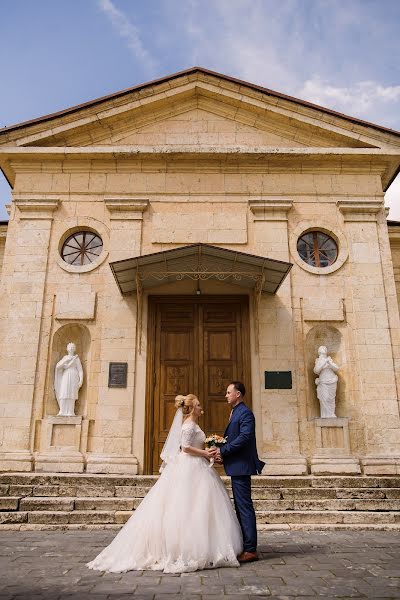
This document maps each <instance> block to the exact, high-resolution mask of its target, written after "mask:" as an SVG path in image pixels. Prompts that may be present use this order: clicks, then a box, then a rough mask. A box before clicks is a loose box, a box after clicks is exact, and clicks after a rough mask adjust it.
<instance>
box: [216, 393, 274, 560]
mask: <svg viewBox="0 0 400 600" xmlns="http://www.w3.org/2000/svg"><path fill="white" fill-rule="evenodd" d="M224 436H225V437H227V438H228V441H227V443H226V444H224V445H223V446H222V447H221V449H220V451H221V456H222V460H223V461H224V469H225V473H226V474H227V475H230V477H231V480H232V491H233V500H234V503H235V510H236V514H237V518H238V521H239V523H240V527H241V529H242V533H243V550H244V551H245V552H255V551H256V549H257V528H256V515H255V512H254V506H253V502H252V499H251V475H257V474H260V473H261V471H262V469H263V467H264V464H265V463H263V462H262V461H261V460H260V459H259V458H258V454H257V446H256V432H255V419H254V415H253V413H252V411H251V410H250V409H249V408H248V407H247V406H246V405H245V404H244V403H243V402H240V403H239V404H237V405H236V406H235V408H234V409H233V412H232V416H231V420H230V421H229V423H228V426H227V428H226V429H225V433H224Z"/></svg>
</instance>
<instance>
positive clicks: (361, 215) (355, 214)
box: [336, 199, 386, 221]
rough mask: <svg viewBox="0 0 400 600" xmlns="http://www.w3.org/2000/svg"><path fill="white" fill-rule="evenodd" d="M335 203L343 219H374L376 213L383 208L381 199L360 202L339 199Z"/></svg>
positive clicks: (375, 218)
mask: <svg viewBox="0 0 400 600" xmlns="http://www.w3.org/2000/svg"><path fill="white" fill-rule="evenodd" d="M336 204H337V207H338V209H339V210H340V212H341V213H342V215H343V217H344V220H345V221H376V220H377V216H378V214H379V213H380V212H382V211H384V210H385V205H384V203H383V201H370V202H362V201H360V200H359V199H357V200H355V199H354V200H339V201H338V202H337V203H336ZM385 217H386V215H385Z"/></svg>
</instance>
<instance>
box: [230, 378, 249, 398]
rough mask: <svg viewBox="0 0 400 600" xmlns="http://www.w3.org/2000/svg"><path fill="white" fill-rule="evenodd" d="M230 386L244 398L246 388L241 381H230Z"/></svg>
mask: <svg viewBox="0 0 400 600" xmlns="http://www.w3.org/2000/svg"><path fill="white" fill-rule="evenodd" d="M231 385H233V386H234V387H235V389H236V390H237V391H238V392H240V393H241V394H242V396H244V395H245V394H246V388H245V387H244V384H243V383H242V382H241V381H231Z"/></svg>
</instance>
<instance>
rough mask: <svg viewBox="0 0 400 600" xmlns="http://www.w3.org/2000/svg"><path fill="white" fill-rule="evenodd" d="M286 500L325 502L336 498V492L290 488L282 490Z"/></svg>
mask: <svg viewBox="0 0 400 600" xmlns="http://www.w3.org/2000/svg"><path fill="white" fill-rule="evenodd" d="M281 493H282V496H283V498H284V499H285V500H290V499H294V500H313V499H315V500H324V499H329V498H332V499H334V498H336V493H335V490H334V489H332V488H329V489H326V490H325V489H323V488H289V489H282V490H281Z"/></svg>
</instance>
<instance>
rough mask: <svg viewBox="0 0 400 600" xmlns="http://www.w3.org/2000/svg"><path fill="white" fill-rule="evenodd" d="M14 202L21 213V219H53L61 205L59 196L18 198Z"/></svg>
mask: <svg viewBox="0 0 400 600" xmlns="http://www.w3.org/2000/svg"><path fill="white" fill-rule="evenodd" d="M14 204H15V206H16V207H17V208H18V210H19V211H20V213H21V214H20V219H52V218H53V213H54V211H55V210H57V209H58V207H59V205H60V200H59V199H58V198H51V199H50V198H47V199H45V200H38V199H35V200H33V199H30V198H26V199H24V198H16V199H14Z"/></svg>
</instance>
